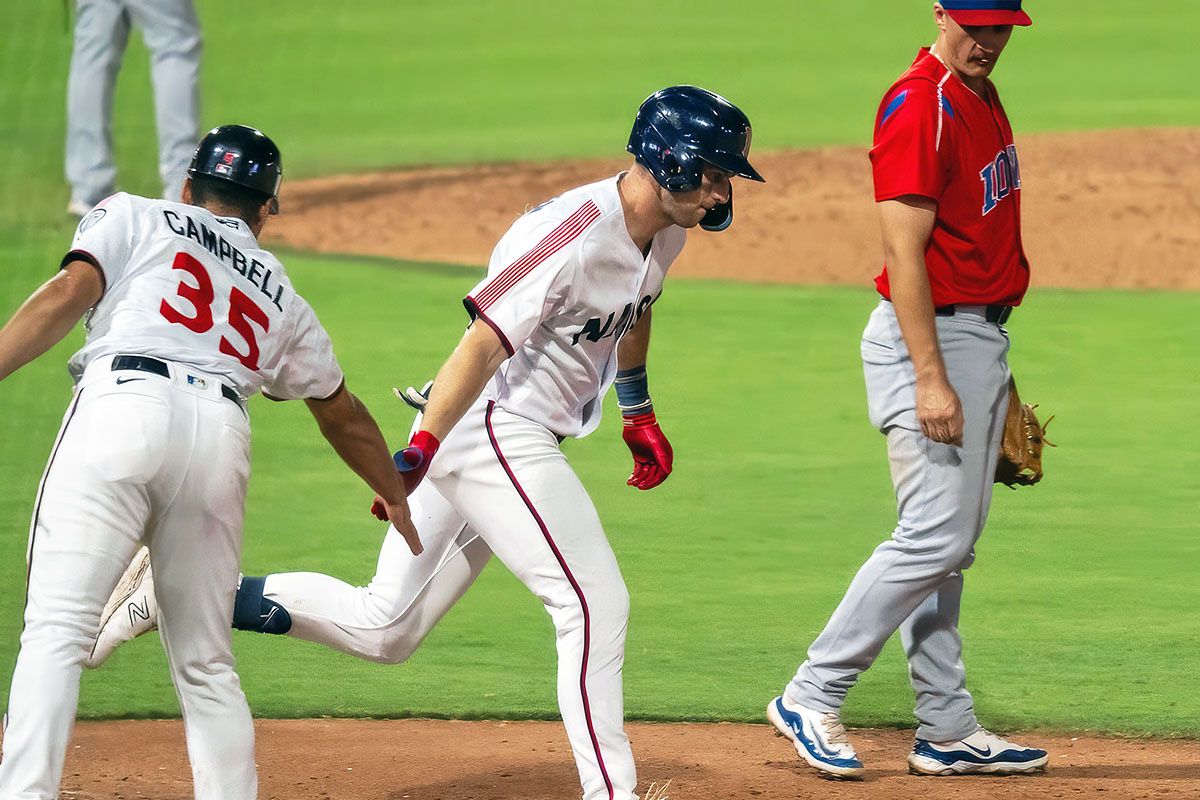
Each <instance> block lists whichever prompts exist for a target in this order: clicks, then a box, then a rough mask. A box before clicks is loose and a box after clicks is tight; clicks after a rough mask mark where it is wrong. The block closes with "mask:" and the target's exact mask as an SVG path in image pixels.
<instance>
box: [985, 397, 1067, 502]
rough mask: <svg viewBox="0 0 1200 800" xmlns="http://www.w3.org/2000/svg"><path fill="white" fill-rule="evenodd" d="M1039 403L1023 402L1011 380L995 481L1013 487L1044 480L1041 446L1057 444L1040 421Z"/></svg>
mask: <svg viewBox="0 0 1200 800" xmlns="http://www.w3.org/2000/svg"><path fill="white" fill-rule="evenodd" d="M1036 408H1037V406H1036V405H1030V404H1029V403H1022V402H1021V398H1020V396H1019V395H1018V394H1017V383H1016V381H1014V380H1012V379H1011V378H1010V379H1009V382H1008V414H1007V415H1006V416H1005V419H1004V436H1003V437H1002V438H1001V439H1000V458H999V460H998V462H997V463H996V479H995V482H996V483H1003V484H1004V485H1005V486H1007V487H1008V488H1010V489H1016V488H1017V487H1018V486H1033V485H1034V484H1035V483H1037V482H1038V481H1040V480H1041V479H1042V448H1043V447H1044V446H1045V445H1050V446H1051V447H1056V446H1057V445H1055V444H1054V443H1053V442H1051V441H1048V440H1047V439H1046V427H1047V426H1048V425H1049V424H1050V420H1052V419H1054V417H1053V416H1051V417H1050V419H1047V420H1046V421H1045V422H1044V423H1042V422H1038V418H1037V414H1036V413H1034V409H1036Z"/></svg>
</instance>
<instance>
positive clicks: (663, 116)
mask: <svg viewBox="0 0 1200 800" xmlns="http://www.w3.org/2000/svg"><path fill="white" fill-rule="evenodd" d="M750 138H751V130H750V120H749V119H748V118H747V117H746V115H745V114H743V113H742V111H741V109H739V108H738V107H737V106H735V105H734V104H733V103H731V102H729V101H728V100H726V99H725V98H724V97H721V96H720V95H718V94H714V93H712V92H710V91H708V90H706V89H701V88H700V87H698V86H669V87H667V88H666V89H660V90H659V91H657V92H655V93H654V94H652V95H650V96H649V97H647V98H646V100H645V102H643V103H642V106H641V108H639V109H638V113H637V118H636V119H635V120H634V121H633V131H632V132H631V133H630V134H629V145H628V147H626V148H625V149H627V150H628V151H629V152H630V153H633V157H634V158H635V159H637V162H638V163H639V164H641V165H642V166H643V167H645V168H646V169H647V170H649V171H650V174H651V175H653V176H654V179H655V180H656V181H658V183H659V184H660V185H661V186H662V187H663V188H665V189H667V190H668V191H671V192H692V191H695V190H696V189H699V188H700V182H701V177H702V176H703V173H704V165H705V164H711V165H712V166H714V167H717V168H718V169H723V170H725V171H726V172H731V173H733V174H734V175H738V176H740V177H742V178H749V179H750V180H754V181H764V178H763V177H762V175H759V174H758V170H756V169H755V168H754V167H753V166H752V165H751V164H750V159H749V155H750ZM732 221H733V198H732V196H731V197H730V199H729V202H728V203H723V204H721V205H719V206H717V207H716V208H714V209H713V210H712V212H710V213H709V214H707V215H705V218H704V220H703V221H702V222H701V223H700V224H701V226H702V227H704V228H706V229H707V230H724V229H725V228H728V227H729V224H730V223H731V222H732Z"/></svg>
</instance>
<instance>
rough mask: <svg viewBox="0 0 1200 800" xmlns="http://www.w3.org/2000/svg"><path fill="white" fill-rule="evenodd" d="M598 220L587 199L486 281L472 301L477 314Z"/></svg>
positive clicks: (595, 211)
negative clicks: (529, 248) (528, 248)
mask: <svg viewBox="0 0 1200 800" xmlns="http://www.w3.org/2000/svg"><path fill="white" fill-rule="evenodd" d="M599 218H600V209H599V208H598V207H597V206H596V204H595V203H593V202H592V201H591V200H588V201H587V202H586V203H584V204H583V205H582V206H580V207H579V209H578V210H577V211H576V212H575V213H574V214H572V215H571V216H569V217H567V218H566V219H565V220H563V221H562V222H560V223H559V224H558V225H557V226H555V228H554V230H552V231H550V233H548V234H546V235H545V236H544V237H542V240H541V241H540V242H538V243H537V244H536V245H534V247H533V249H531V250H529V251H528V252H526V253H525V254H524V255H523V256H521V257H520V258H518V259H517V260H516V261H514V262H513V263H511V264H509V265H508V266H507V267H505V268H504V270H503V271H501V272H500V274H498V275H497V276H496V277H495V278H493V279H492V280H491V281H489V282H488V284H487V286H485V287H484V288H483V290H482V291H480V292H479V294H478V295H477V296H476V297H474V298H472V299H473V300H474V301H475V305H476V307H477V308H478V309H479V310H480V311H487V310H488V308H489V307H490V306H491V305H492V304H493V303H495V302H496V301H497V300H499V299H500V298H501V297H503V296H504V293H505V292H507V291H508V290H509V289H511V288H512V287H514V286H516V285H517V283H519V282H520V280H521V279H522V278H524V277H525V276H526V275H528V274H529V273H530V272H532V271H533V270H534V269H535V268H537V266H538V265H539V264H542V263H544V262H545V261H546V260H547V259H549V258H550V257H551V256H552V255H554V254H555V253H557V252H558V251H559V250H561V249H562V248H564V247H566V246H567V244H568V243H570V242H571V241H572V240H574V239H576V238H578V237H579V235H580V234H581V233H583V232H584V231H585V230H587V227H588V226H589V225H591V224H592V223H593V222H595V221H596V220H597V219H599Z"/></svg>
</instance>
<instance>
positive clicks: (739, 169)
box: [701, 153, 767, 183]
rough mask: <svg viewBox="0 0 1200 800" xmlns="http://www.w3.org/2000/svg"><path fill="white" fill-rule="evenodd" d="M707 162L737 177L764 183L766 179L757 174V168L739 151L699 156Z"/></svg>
mask: <svg viewBox="0 0 1200 800" xmlns="http://www.w3.org/2000/svg"><path fill="white" fill-rule="evenodd" d="M701 158H703V159H704V160H705V161H707V162H708V163H709V164H712V165H713V166H714V167H716V168H718V169H723V170H725V171H726V172H732V173H733V174H734V175H736V176H738V177H739V178H746V179H747V180H752V181H758V182H759V183H766V182H767V179H766V178H764V177H763V176H762V175H759V174H758V170H756V169H755V168H754V166H753V165H752V164H751V163H750V159H748V158H746V157H745V156H743V155H741V154H740V153H707V154H705V155H703V156H701Z"/></svg>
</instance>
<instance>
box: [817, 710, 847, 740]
mask: <svg viewBox="0 0 1200 800" xmlns="http://www.w3.org/2000/svg"><path fill="white" fill-rule="evenodd" d="M821 728H822V730H823V731H824V732H825V741H827V742H829V744H844V745H849V744H850V737H849V735H847V733H846V726H845V725H843V724H842V720H841V719H840V718H839V717H838V715H837V712H836V711H830V712H829V713H827V714H822V715H821Z"/></svg>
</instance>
